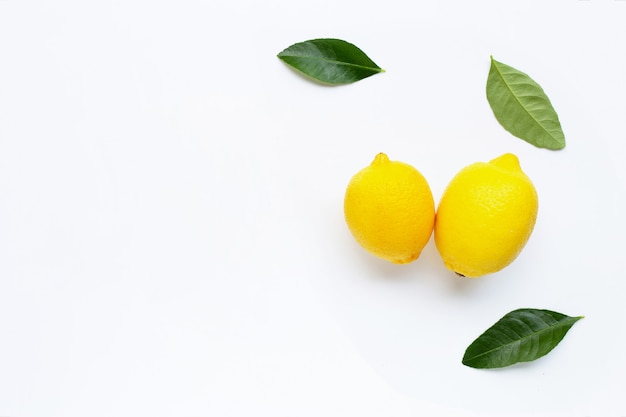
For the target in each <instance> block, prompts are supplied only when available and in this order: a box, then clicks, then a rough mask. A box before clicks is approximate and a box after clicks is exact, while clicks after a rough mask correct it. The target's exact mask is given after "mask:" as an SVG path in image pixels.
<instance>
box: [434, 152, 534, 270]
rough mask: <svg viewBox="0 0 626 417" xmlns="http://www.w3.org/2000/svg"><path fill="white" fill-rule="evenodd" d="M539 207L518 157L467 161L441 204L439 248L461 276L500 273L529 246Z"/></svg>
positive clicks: (445, 193)
mask: <svg viewBox="0 0 626 417" xmlns="http://www.w3.org/2000/svg"><path fill="white" fill-rule="evenodd" d="M537 210H538V199H537V192H536V190H535V187H534V185H533V183H532V182H531V181H530V179H529V178H528V176H526V174H525V173H524V172H523V171H522V169H521V167H520V164H519V160H518V158H517V156H515V155H513V154H510V153H507V154H504V155H502V156H500V157H498V158H496V159H494V160H492V161H490V162H488V163H485V162H478V163H475V164H472V165H469V166H467V167H465V168H463V169H462V170H461V171H460V172H459V173H458V174H457V175H456V176H455V177H454V178H453V179H452V181H450V183H449V185H448V187H447V188H446V190H445V191H444V194H443V196H442V198H441V201H440V203H439V206H438V208H437V216H436V220H435V244H436V245H437V250H438V251H439V253H440V255H441V257H442V258H443V261H444V264H445V265H446V267H447V268H448V269H450V270H452V271H454V272H456V273H457V274H459V275H463V276H466V277H479V276H482V275H486V274H490V273H493V272H497V271H500V270H501V269H503V268H504V267H506V266H507V265H509V264H510V263H511V262H513V261H514V260H515V258H517V256H518V255H519V253H520V252H521V251H522V249H523V248H524V246H525V245H526V242H527V241H528V238H529V237H530V235H531V233H532V231H533V228H534V226H535V221H536V219H537Z"/></svg>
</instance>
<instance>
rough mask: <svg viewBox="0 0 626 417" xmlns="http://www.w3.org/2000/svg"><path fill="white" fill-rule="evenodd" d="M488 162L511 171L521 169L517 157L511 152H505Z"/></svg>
mask: <svg viewBox="0 0 626 417" xmlns="http://www.w3.org/2000/svg"><path fill="white" fill-rule="evenodd" d="M489 163H490V164H492V165H495V166H497V167H500V168H504V169H508V170H511V171H521V170H522V167H521V166H520V163H519V159H518V158H517V156H515V155H513V154H512V153H505V154H504V155H501V156H499V157H497V158H495V159H492V160H491V161H489Z"/></svg>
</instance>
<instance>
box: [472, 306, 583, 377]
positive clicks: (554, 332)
mask: <svg viewBox="0 0 626 417" xmlns="http://www.w3.org/2000/svg"><path fill="white" fill-rule="evenodd" d="M582 318H583V317H582V316H580V317H568V316H566V315H564V314H561V313H556V312H554V311H550V310H536V309H530V308H522V309H519V310H514V311H511V312H510V313H508V314H506V315H505V316H504V317H502V318H501V319H500V320H498V322H497V323H496V324H494V325H493V326H491V327H490V328H489V329H487V330H486V331H485V332H484V333H483V334H482V335H480V336H479V337H478V338H477V339H476V340H474V341H473V342H472V344H471V345H469V347H468V348H467V350H466V351H465V355H464V356H463V365H467V366H470V367H472V368H503V367H505V366H509V365H513V364H515V363H518V362H530V361H534V360H535V359H538V358H540V357H542V356H544V355H546V354H548V353H549V352H550V351H551V350H552V349H554V347H555V346H556V345H558V344H559V342H560V341H561V340H562V339H563V337H565V334H566V333H567V332H568V330H569V329H570V328H571V327H572V326H573V325H574V323H576V322H577V321H578V320H580V319H582Z"/></svg>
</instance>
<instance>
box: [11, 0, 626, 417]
mask: <svg viewBox="0 0 626 417" xmlns="http://www.w3.org/2000/svg"><path fill="white" fill-rule="evenodd" d="M625 21H626V1H617V0H588V1H580V0H567V1H565V0H561V1H550V2H547V1H545V0H542V1H536V0H534V1H528V0H525V1H509V2H502V1H456V0H454V1H453V0H450V1H440V2H436V1H429V2H424V1H417V2H409V1H400V0H386V1H384V2H381V1H378V0H377V1H373V0H358V1H357V0H332V1H331V0H320V1H316V2H297V1H294V0H265V1H253V0H239V1H235V0H228V1H226V0H211V1H199V0H195V1H194V0H180V1H158V0H157V1H154V0H153V1H145V0H124V1H90V2H87V1H78V0H76V1H69V0H56V1H36V0H33V1H20V0H0V416H8V417H35V416H37V417H39V416H59V417H61V416H62V417H73V416H90V417H98V416H148V415H149V416H153V417H160V416H190V417H193V416H272V417H275V416H400V417H402V416H417V415H428V416H444V415H445V416H484V415H494V416H495V415H497V416H525V415H531V414H532V415H534V416H535V415H537V416H551V417H553V416H568V417H595V416H603V417H623V416H626V400H625V399H624V396H623V392H624V391H625V390H626V360H625V359H624V351H625V350H626V337H625V332H626V328H625V324H624V322H625V321H624V319H625V318H626V317H625V316H626V313H625V310H624V294H625V291H626V271H625V267H624V256H625V249H626V243H625V240H626V222H625V221H624V214H623V213H624V212H625V211H626V210H625V209H626V197H625V196H626V168H625V165H626V164H624V162H623V161H624V160H625V158H626V145H625V142H626V140H625V139H626V137H625V136H626V135H625V128H624V117H625V115H626V101H625V100H624V97H625V96H626V83H625V78H626V76H625V74H626V55H625V54H624V43H625V41H626V25H624V22H625ZM319 37H336V38H341V39H345V40H347V41H350V42H352V43H354V44H356V45H358V46H359V47H361V48H362V49H363V50H364V51H365V52H366V53H367V54H368V55H369V56H370V57H371V58H372V59H373V60H374V61H375V62H376V63H377V64H379V65H380V66H381V67H383V68H384V69H385V70H386V72H385V73H383V74H380V75H376V76H373V77H371V78H368V79H365V80H363V81H360V82H358V83H355V84H352V85H348V86H342V87H324V86H321V85H317V84H314V83H311V82H309V81H308V80H306V79H304V78H303V77H301V76H299V75H297V74H296V73H295V72H293V71H292V70H291V69H289V68H288V67H286V66H285V65H284V64H283V63H282V62H281V61H280V60H278V59H277V58H276V54H277V53H278V52H280V51H281V50H282V49H283V48H285V47H287V46H289V45H291V44H292V43H295V42H299V41H304V40H307V39H312V38H319ZM490 55H493V56H494V58H496V59H497V60H499V61H501V62H504V63H507V64H509V65H511V66H513V67H516V68H518V69H520V70H522V71H525V72H527V73H528V74H530V75H531V76H532V77H533V78H534V79H535V80H536V81H537V82H539V84H541V85H542V86H543V88H544V90H545V91H546V93H547V94H548V96H549V97H550V98H551V100H552V103H553V105H554V107H555V108H556V110H557V112H558V113H559V117H560V120H561V123H562V125H563V129H564V132H565V135H566V139H567V147H566V148H565V149H564V150H562V151H557V152H554V151H547V150H542V149H537V148H534V147H533V146H531V145H529V144H527V143H526V142H523V141H521V140H519V139H516V138H514V137H512V136H511V135H509V134H508V133H507V132H505V131H504V130H503V129H502V128H501V127H500V126H499V125H498V124H497V122H496V120H495V118H494V117H493V114H492V113H491V110H490V108H489V106H488V103H487V100H486V98H485V91H484V90H485V82H486V79H487V73H488V70H489V56H490ZM378 152H386V153H387V154H388V155H389V157H390V158H391V159H395V160H401V161H404V162H407V163H410V164H412V165H414V166H415V167H417V168H418V169H419V170H420V171H421V172H422V173H423V174H424V176H425V177H426V178H427V179H428V181H429V183H430V185H431V188H432V191H433V194H434V196H435V199H436V200H438V199H439V197H440V196H441V194H442V192H443V190H444V188H445V186H446V184H447V182H448V181H449V180H450V179H451V178H452V176H453V175H454V174H455V173H456V172H457V171H458V170H460V169H461V168H462V167H463V166H465V165H468V164H470V163H472V162H476V161H487V160H490V159H492V158H494V157H496V156H499V155H500V154H502V153H504V152H513V153H515V154H517V155H518V157H519V158H520V161H521V164H522V167H523V169H524V170H525V171H526V173H527V174H528V175H529V176H530V177H531V178H532V179H533V181H534V183H535V185H536V188H537V190H538V193H539V197H540V210H539V217H538V221H537V225H536V228H535V231H534V233H533V236H532V237H531V239H530V241H529V243H528V245H527V246H526V248H525V250H524V251H523V252H522V254H521V255H520V257H519V258H518V259H517V260H516V261H515V262H514V263H513V264H512V265H511V266H510V267H508V268H506V269H505V270H504V271H501V272H499V273H497V274H493V275H491V276H487V277H483V278H481V279H478V280H470V279H461V278H458V277H456V276H454V274H452V273H450V272H449V271H447V270H446V269H445V268H444V266H443V264H442V262H441V260H440V258H439V256H438V254H437V252H436V249H435V247H434V243H433V242H432V241H431V242H430V243H429V245H428V246H427V247H426V249H425V250H424V252H423V254H422V256H421V257H420V258H419V259H418V260H417V261H416V262H414V263H412V264H409V265H405V266H398V265H392V264H389V263H386V262H385V261H382V260H379V259H377V258H374V257H372V256H370V255H368V254H367V253H365V252H364V251H363V250H362V249H361V248H360V247H358V246H357V244H356V243H355V242H354V241H353V239H352V237H351V235H350V234H349V232H348V230H347V228H346V226H345V223H344V220H343V208H342V205H343V193H344V191H345V186H346V185H347V183H348V181H349V179H350V178H351V176H352V175H353V174H354V173H356V172H357V171H358V170H359V169H361V168H363V167H364V166H366V165H368V164H369V163H370V162H371V160H372V159H373V157H374V155H375V154H376V153H378ZM520 307H535V308H547V309H552V310H556V311H559V312H562V313H564V314H568V315H585V316H586V318H585V319H584V320H582V321H580V322H578V323H577V324H576V325H575V326H574V327H573V328H572V329H571V331H570V332H569V333H568V335H567V336H566V337H565V339H564V340H563V342H562V343H561V344H560V345H559V346H558V347H557V348H556V349H555V350H554V351H553V352H551V353H550V354H549V355H548V356H546V357H544V358H542V359H540V360H538V361H536V362H532V363H528V364H522V365H517V366H514V367H510V368H506V369H502V370H494V371H481V370H475V369H471V368H467V367H465V366H463V365H462V364H461V363H460V361H461V357H462V355H463V352H464V350H465V348H466V347H467V345H468V344H469V343H470V342H471V341H472V340H473V339H474V338H475V337H476V336H478V335H479V334H480V333H481V332H482V331H483V330H485V329H486V328H487V327H489V326H490V325H491V324H493V323H494V322H495V321H496V320H497V319H498V318H500V317H501V316H502V315H503V314H505V313H507V312H508V311H510V310H513V309H515V308H520Z"/></svg>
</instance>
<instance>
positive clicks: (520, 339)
mask: <svg viewBox="0 0 626 417" xmlns="http://www.w3.org/2000/svg"><path fill="white" fill-rule="evenodd" d="M522 323H524V324H525V325H526V326H527V327H528V328H530V326H528V324H526V323H525V322H522ZM544 324H546V325H547V326H548V327H544V328H543V329H541V330H539V331H537V332H533V333H530V334H528V335H526V336H521V337H520V338H519V339H516V340H513V341H511V342H509V343H505V344H503V345H500V346H496V347H495V348H493V349H489V350H487V351H485V352H483V353H480V354H478V355H476V356H472V357H471V358H469V359H468V362H469V361H473V360H475V359H477V358H480V357H483V356H485V355H488V354H490V353H492V352H495V351H497V350H500V349H503V348H505V347H507V346H511V345H514V344H516V343H519V344H521V343H522V342H523V341H524V340H526V339H528V338H531V337H533V336H539V335H541V334H542V333H544V332H546V331H548V330H552V329H554V328H556V327H559V326H560V325H563V322H557V323H554V324H552V325H548V324H547V323H546V322H544ZM530 329H531V330H532V328H530ZM516 333H517V332H516ZM518 335H519V334H518Z"/></svg>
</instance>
